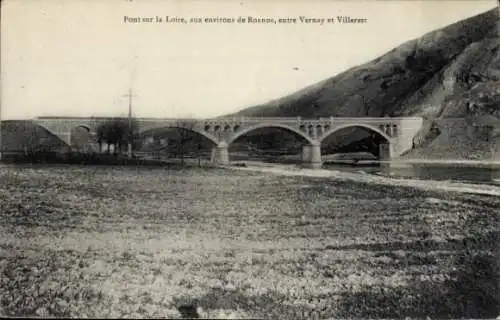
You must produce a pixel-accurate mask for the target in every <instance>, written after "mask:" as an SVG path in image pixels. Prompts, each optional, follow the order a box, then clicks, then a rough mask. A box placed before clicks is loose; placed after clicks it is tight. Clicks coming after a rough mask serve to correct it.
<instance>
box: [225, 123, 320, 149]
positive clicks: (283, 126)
mask: <svg viewBox="0 0 500 320" xmlns="http://www.w3.org/2000/svg"><path fill="white" fill-rule="evenodd" d="M262 128H280V129H285V130H286V131H289V132H292V133H295V134H296V135H298V136H300V137H302V138H304V139H305V140H306V141H307V142H309V143H311V144H312V143H314V140H312V139H311V138H310V137H309V136H307V135H306V134H304V132H301V131H300V130H298V129H295V128H293V127H291V126H288V125H286V124H281V123H265V122H264V123H259V124H255V125H253V126H249V127H247V128H244V129H242V130H241V131H238V132H237V133H236V134H234V135H233V136H231V137H230V138H229V140H228V141H227V144H228V145H231V143H233V142H234V141H236V140H237V139H238V138H240V137H242V136H244V135H245V134H247V133H249V132H251V131H254V130H257V129H262Z"/></svg>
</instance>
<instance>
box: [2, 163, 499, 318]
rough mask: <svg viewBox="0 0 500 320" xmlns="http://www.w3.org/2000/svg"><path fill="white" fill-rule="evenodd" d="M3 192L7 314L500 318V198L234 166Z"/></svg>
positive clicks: (67, 173)
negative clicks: (186, 311)
mask: <svg viewBox="0 0 500 320" xmlns="http://www.w3.org/2000/svg"><path fill="white" fill-rule="evenodd" d="M0 182H1V183H0V205H1V209H0V210H1V211H0V316H1V315H4V316H69V317H140V318H146V317H170V318H172V317H174V318H175V317H180V316H181V313H180V312H179V311H178V307H179V306H180V305H186V304H190V305H194V306H196V307H197V309H198V314H199V315H200V316H201V317H210V318H250V317H263V318H273V319H302V318H308V319H309V318H313V319H323V318H331V317H335V318H345V317H362V318H367V317H374V318H376V317H393V318H394V317H396V318H401V317H406V316H411V317H426V316H431V317H439V318H447V317H459V316H465V317H492V316H493V317H494V316H496V315H498V311H499V310H498V307H497V306H498V305H499V300H498V297H499V292H500V290H499V289H498V285H499V281H498V280H499V276H500V273H499V272H498V263H497V260H498V252H496V251H495V248H496V247H497V244H498V242H497V240H498V232H499V228H500V225H499V224H498V220H499V219H498V214H499V212H500V199H498V197H488V196H480V195H466V194H460V193H451V192H446V193H445V192H437V191H419V190H416V189H411V188H406V187H402V186H388V185H377V184H368V183H361V182H359V183H358V182H352V181H338V180H334V179H323V178H311V177H309V178H306V177H291V176H278V175H271V174H266V173H257V172H246V171H232V170H225V169H189V170H187V169H186V170H167V169H163V168H151V169H149V168H135V167H98V166H96V167H83V166H80V167H78V166H38V167H30V166H17V167H15V166H4V167H0Z"/></svg>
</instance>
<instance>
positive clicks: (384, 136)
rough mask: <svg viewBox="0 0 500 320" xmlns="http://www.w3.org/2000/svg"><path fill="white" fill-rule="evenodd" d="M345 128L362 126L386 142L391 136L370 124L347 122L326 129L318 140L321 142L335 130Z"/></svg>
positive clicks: (389, 140)
mask: <svg viewBox="0 0 500 320" xmlns="http://www.w3.org/2000/svg"><path fill="white" fill-rule="evenodd" d="M347 128H363V129H366V130H367V131H368V132H370V131H371V132H375V133H378V134H379V135H380V136H381V137H383V138H384V139H385V140H386V141H387V142H389V143H390V142H391V138H390V137H389V136H388V135H387V134H386V133H385V132H383V131H381V130H380V129H379V128H377V127H375V126H372V125H369V124H363V123H354V124H352V123H349V124H344V125H341V126H338V127H337V126H336V127H334V128H333V129H330V130H328V131H326V132H325V133H324V134H323V135H322V137H321V140H320V142H323V140H325V139H326V138H328V137H329V136H331V135H332V134H334V133H335V132H337V131H340V130H342V129H347Z"/></svg>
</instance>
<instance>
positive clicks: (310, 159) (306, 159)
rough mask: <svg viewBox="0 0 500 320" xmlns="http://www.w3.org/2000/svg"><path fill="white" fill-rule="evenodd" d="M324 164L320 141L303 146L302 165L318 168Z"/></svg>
mask: <svg viewBox="0 0 500 320" xmlns="http://www.w3.org/2000/svg"><path fill="white" fill-rule="evenodd" d="M322 164H323V162H322V160H321V143H320V142H315V143H312V144H309V145H305V146H303V147H302V165H303V166H304V167H307V168H312V169H318V168H321V165H322Z"/></svg>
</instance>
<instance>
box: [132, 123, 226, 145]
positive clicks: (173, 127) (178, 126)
mask: <svg viewBox="0 0 500 320" xmlns="http://www.w3.org/2000/svg"><path fill="white" fill-rule="evenodd" d="M160 129H180V130H187V131H190V132H194V133H196V134H199V135H201V136H203V137H205V138H207V139H208V140H210V141H211V142H213V144H214V145H216V146H217V145H218V144H219V140H218V139H217V138H216V137H215V136H213V135H212V134H210V133H209V132H205V131H203V130H197V128H190V127H184V126H181V125H168V124H166V125H164V124H162V125H158V126H155V127H149V128H148V127H146V128H144V129H142V128H141V129H139V132H138V134H139V135H143V134H144V133H145V132H147V131H153V130H160Z"/></svg>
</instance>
